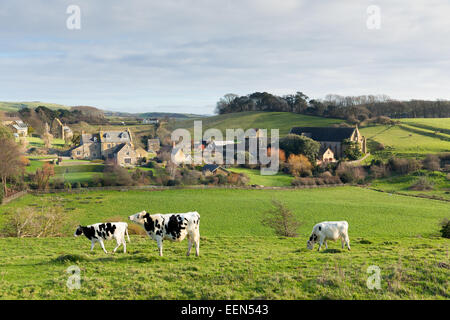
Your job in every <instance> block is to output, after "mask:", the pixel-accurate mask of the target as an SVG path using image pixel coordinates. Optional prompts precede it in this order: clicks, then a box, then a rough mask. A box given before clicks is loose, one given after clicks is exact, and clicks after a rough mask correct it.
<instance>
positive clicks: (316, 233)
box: [306, 221, 350, 251]
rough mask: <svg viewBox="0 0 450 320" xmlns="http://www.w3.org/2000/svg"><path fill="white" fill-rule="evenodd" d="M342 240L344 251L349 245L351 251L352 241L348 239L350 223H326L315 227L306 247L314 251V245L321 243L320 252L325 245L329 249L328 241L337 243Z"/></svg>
mask: <svg viewBox="0 0 450 320" xmlns="http://www.w3.org/2000/svg"><path fill="white" fill-rule="evenodd" d="M337 239H341V243H342V249H344V245H345V244H346V245H347V248H348V250H350V239H349V238H348V222H347V221H324V222H321V223H318V224H316V225H315V226H314V228H313V230H312V233H311V236H310V237H309V240H308V242H307V243H306V246H307V248H308V249H310V250H312V249H313V248H314V244H315V243H316V242H319V251H320V248H321V247H322V245H323V244H324V243H325V248H327V249H328V245H327V240H332V241H336V240H337Z"/></svg>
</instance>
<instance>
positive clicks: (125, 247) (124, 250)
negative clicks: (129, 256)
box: [122, 237, 127, 253]
mask: <svg viewBox="0 0 450 320" xmlns="http://www.w3.org/2000/svg"><path fill="white" fill-rule="evenodd" d="M122 244H123V253H127V242H126V240H125V237H123V242H122Z"/></svg>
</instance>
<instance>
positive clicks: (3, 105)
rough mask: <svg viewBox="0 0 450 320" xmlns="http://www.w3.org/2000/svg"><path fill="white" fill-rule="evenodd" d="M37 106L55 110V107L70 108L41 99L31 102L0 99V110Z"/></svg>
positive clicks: (9, 110) (16, 109)
mask: <svg viewBox="0 0 450 320" xmlns="http://www.w3.org/2000/svg"><path fill="white" fill-rule="evenodd" d="M39 106H45V107H47V108H49V109H52V110H56V109H70V107H69V106H65V105H62V104H57V103H49V102H41V101H32V102H6V101H0V111H8V112H12V111H18V110H20V109H23V108H30V109H34V108H37V107H39Z"/></svg>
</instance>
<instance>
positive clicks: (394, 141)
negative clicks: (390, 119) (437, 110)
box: [360, 125, 450, 157]
mask: <svg viewBox="0 0 450 320" xmlns="http://www.w3.org/2000/svg"><path fill="white" fill-rule="evenodd" d="M360 131H361V133H362V134H363V135H364V136H365V137H366V138H367V139H368V141H369V145H370V141H371V140H373V141H376V142H378V143H381V144H383V145H384V147H385V148H388V149H391V150H392V153H393V154H397V155H400V156H406V157H408V156H423V155H425V154H427V153H437V152H446V151H449V150H450V139H449V140H447V139H446V138H445V137H444V135H443V134H439V135H430V134H429V132H425V131H424V130H422V129H418V128H417V130H414V131H411V130H408V127H406V126H400V125H395V126H373V127H365V128H361V129H360Z"/></svg>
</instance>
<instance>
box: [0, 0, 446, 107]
mask: <svg viewBox="0 0 450 320" xmlns="http://www.w3.org/2000/svg"><path fill="white" fill-rule="evenodd" d="M70 5H76V6H78V8H79V9H80V20H79V21H80V28H79V29H69V28H68V27H67V20H68V19H69V22H73V21H76V20H74V19H73V15H72V14H73V12H70V13H67V8H68V7H69V6H70ZM449 15H450V1H448V0H396V1H392V0H339V1H336V0H320V1H317V0H311V1H307V0H282V1H280V0H273V1H272V0H220V1H218V0H164V1H162V0H158V1H155V0H146V1H138V0H127V1H123V0H107V1H106V0H105V1H102V0H97V1H93V0H70V1H66V0H33V1H29V0H2V1H1V2H0V101H45V102H54V103H61V104H65V105H89V106H96V107H99V108H102V109H105V110H112V111H123V112H133V113H134V112H151V111H155V112H182V113H196V114H212V113H213V112H214V108H215V104H216V102H217V101H218V100H219V99H220V97H222V96H223V95H225V94H227V93H235V94H239V95H245V94H250V93H252V92H255V91H260V92H262V91H267V92H270V93H273V94H277V95H284V94H291V93H295V92H297V91H302V92H304V93H305V94H306V95H308V96H309V97H310V98H319V99H320V98H324V97H325V95H327V94H341V95H363V94H386V95H388V96H390V97H391V98H395V99H406V100H409V99H431V100H434V99H450V90H449V88H450V41H449V40H450V19H449V18H448V17H449Z"/></svg>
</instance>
